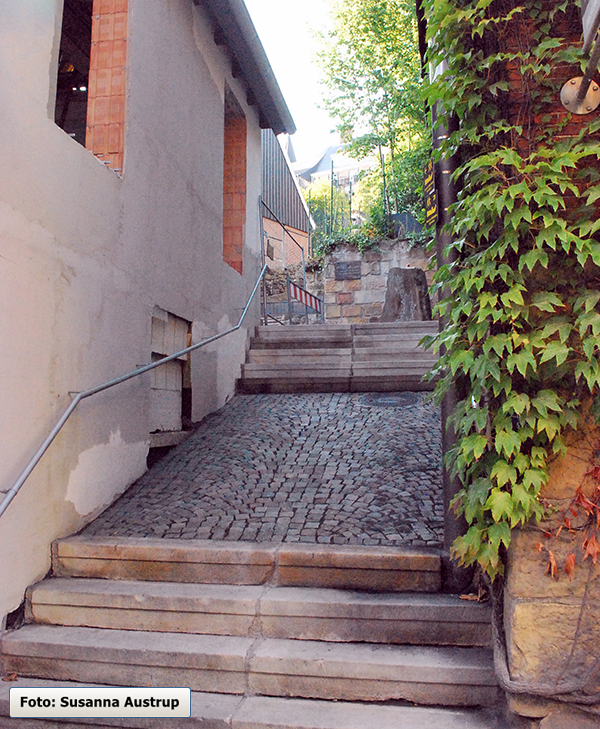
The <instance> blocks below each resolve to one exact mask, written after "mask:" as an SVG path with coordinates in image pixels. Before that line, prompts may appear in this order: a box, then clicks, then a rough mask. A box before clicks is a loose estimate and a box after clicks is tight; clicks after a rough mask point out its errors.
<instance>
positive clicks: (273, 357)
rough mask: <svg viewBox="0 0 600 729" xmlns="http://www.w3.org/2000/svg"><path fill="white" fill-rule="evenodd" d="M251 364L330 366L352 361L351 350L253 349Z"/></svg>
mask: <svg viewBox="0 0 600 729" xmlns="http://www.w3.org/2000/svg"><path fill="white" fill-rule="evenodd" d="M248 361H249V362H251V363H270V362H275V363H277V364H282V363H284V364H299V363H302V364H311V363H320V364H328V365H330V366H331V365H333V366H335V365H339V364H347V365H348V366H349V365H350V363H351V361H352V350H351V349H316V348H315V349H251V350H249V352H248Z"/></svg>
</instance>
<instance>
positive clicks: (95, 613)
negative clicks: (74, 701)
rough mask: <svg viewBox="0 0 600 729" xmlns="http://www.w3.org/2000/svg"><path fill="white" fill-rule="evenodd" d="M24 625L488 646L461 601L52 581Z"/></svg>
mask: <svg viewBox="0 0 600 729" xmlns="http://www.w3.org/2000/svg"><path fill="white" fill-rule="evenodd" d="M27 621H28V622H35V623H39V624H55V625H70V626H81V627H84V626H85V627H94V628H112V629H122V630H145V631H160V632H174V633H196V634H214V635H235V636H258V635H260V636H262V637H263V638H293V639H295V640H324V641H328V642H369V643H393V644H411V645H462V646H488V645H490V614H489V610H488V608H487V606H484V605H480V604H478V603H475V602H467V601H464V600H461V599H460V598H459V597H458V596H456V595H424V594H398V593H396V594H394V593H391V594H390V593H376V594H369V593H364V592H350V591H347V590H335V589H318V588H300V587H267V588H266V589H265V588H264V587H262V586H259V585H257V586H237V585H198V584H183V583H168V582H139V581H116V580H95V579H91V580H90V579H81V578H80V579H67V578H52V579H47V580H44V581H43V582H41V583H39V584H38V585H35V586H34V587H32V588H30V590H29V591H28V595H27Z"/></svg>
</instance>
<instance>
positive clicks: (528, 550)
mask: <svg viewBox="0 0 600 729" xmlns="http://www.w3.org/2000/svg"><path fill="white" fill-rule="evenodd" d="M598 435H599V433H598V429H596V428H594V427H590V426H588V427H587V428H585V429H582V430H581V431H580V432H578V433H577V434H576V435H574V436H573V437H572V439H571V443H570V446H569V450H568V453H567V455H566V456H565V457H564V458H559V459H557V460H556V461H555V462H554V463H553V464H552V467H551V471H550V479H549V482H548V484H547V486H546V487H545V488H544V491H543V497H544V498H545V499H547V500H548V501H549V503H550V504H551V505H552V506H554V507H556V508H557V509H558V510H559V513H560V512H562V511H564V510H568V515H569V517H570V518H571V519H572V522H573V523H572V526H574V527H577V528H578V529H576V530H575V533H569V531H568V530H566V529H563V531H562V532H561V534H560V535H559V536H558V538H554V537H553V538H549V539H548V538H546V536H545V535H544V533H543V532H542V531H541V530H540V529H536V528H535V527H531V528H528V529H527V530H522V531H520V532H515V534H514V537H513V542H512V544H511V547H510V550H509V563H508V570H507V580H506V586H505V597H504V623H505V634H506V642H507V658H508V668H509V671H510V676H511V679H512V680H513V681H516V682H520V683H522V684H524V685H525V686H531V687H544V686H545V687H549V691H548V693H549V694H550V696H552V695H555V694H556V693H559V692H561V691H564V690H565V688H567V689H570V688H572V687H573V685H577V684H579V685H580V686H581V689H582V690H583V691H584V692H586V693H597V692H599V691H600V665H599V656H600V579H599V575H600V564H598V566H594V564H593V562H592V560H591V559H590V558H588V559H587V560H586V561H582V557H583V551H582V543H583V540H584V537H585V533H584V532H582V531H581V530H580V529H581V526H582V519H581V517H579V518H577V517H575V516H574V515H573V514H572V513H571V512H570V510H569V505H570V503H571V500H572V498H573V496H574V494H575V492H576V490H577V488H578V487H579V486H580V485H582V484H584V486H583V488H584V493H586V495H588V496H592V495H593V492H594V489H595V484H594V483H593V482H592V479H591V478H590V476H589V471H590V468H591V465H592V464H593V463H594V460H595V458H596V448H597V444H598ZM560 523H561V520H560V518H559V516H557V517H556V518H555V519H553V520H551V521H549V522H548V524H546V525H543V526H544V527H546V528H548V527H549V528H552V527H554V529H556V527H557V525H559V524H560ZM540 545H541V546H540ZM539 549H541V550H542V551H541V552H540V551H539ZM549 550H552V553H553V555H554V556H555V558H556V561H557V565H558V579H553V578H552V577H551V575H550V574H548V573H547V565H548V556H549ZM571 552H572V553H574V554H575V555H576V558H577V563H576V566H575V572H574V574H573V579H572V580H571V579H569V577H568V576H567V574H565V573H564V572H563V570H564V567H565V561H566V558H567V556H568V555H569V553H571ZM509 705H510V707H511V709H512V710H513V711H515V712H516V713H518V714H521V715H523V716H528V717H534V718H541V717H545V716H547V715H548V714H550V715H551V714H552V713H553V712H557V711H559V710H560V704H559V703H558V702H554V701H553V700H552V699H551V698H549V697H536V696H534V695H529V696H528V695H512V696H510V698H509ZM571 708H572V707H571ZM596 718H597V722H598V723H597V726H600V715H599V716H597V717H596ZM548 721H549V720H548ZM547 725H548V726H552V724H549V723H548V724H547ZM542 726H546V724H543V725H542ZM570 726H572V727H573V729H575V727H578V726H579V724H577V723H572V724H571V725H570Z"/></svg>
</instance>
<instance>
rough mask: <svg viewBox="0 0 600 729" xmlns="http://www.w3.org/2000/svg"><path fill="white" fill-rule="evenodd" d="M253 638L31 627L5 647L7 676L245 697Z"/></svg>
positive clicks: (10, 638)
mask: <svg viewBox="0 0 600 729" xmlns="http://www.w3.org/2000/svg"><path fill="white" fill-rule="evenodd" d="M251 645H252V639H251V638H241V637H231V636H214V635H187V634H185V635H184V634H176V633H149V632H144V631H137V630H101V629H98V628H73V627H62V626H46V625H26V626H24V627H23V628H21V629H20V630H18V631H15V632H14V633H10V634H7V635H4V636H3V637H2V640H1V641H0V649H1V651H2V668H3V670H4V672H5V673H11V672H15V673H17V675H19V676H37V677H43V678H48V679H52V680H57V681H83V682H87V681H89V682H92V683H101V684H103V683H104V684H109V685H110V684H112V685H118V686H187V687H189V688H191V689H192V690H195V691H217V692H219V693H229V694H241V693H243V692H244V688H245V661H246V655H247V653H248V650H249V648H250V646H251Z"/></svg>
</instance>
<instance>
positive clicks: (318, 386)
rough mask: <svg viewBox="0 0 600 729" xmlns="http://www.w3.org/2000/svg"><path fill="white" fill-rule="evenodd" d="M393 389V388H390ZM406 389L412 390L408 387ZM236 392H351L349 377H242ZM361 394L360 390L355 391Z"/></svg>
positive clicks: (292, 393) (247, 393)
mask: <svg viewBox="0 0 600 729" xmlns="http://www.w3.org/2000/svg"><path fill="white" fill-rule="evenodd" d="M392 389H395V388H392ZM406 389H413V388H412V387H408V388H406ZM236 391H237V392H238V393H239V394H242V395H257V394H269V393H270V394H286V393H287V394H291V395H301V394H304V393H309V392H310V393H314V392H353V390H352V385H351V380H350V377H340V378H333V377H326V376H324V377H305V378H300V377H296V378H294V377H292V378H286V377H277V376H270V377H260V376H258V377H247V376H246V377H242V378H241V379H239V380H238V381H237V383H236ZM357 392H362V390H357Z"/></svg>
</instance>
